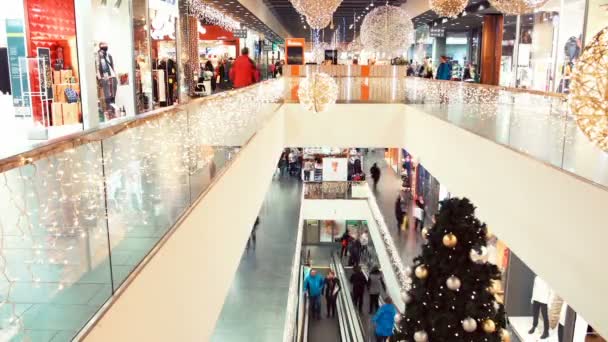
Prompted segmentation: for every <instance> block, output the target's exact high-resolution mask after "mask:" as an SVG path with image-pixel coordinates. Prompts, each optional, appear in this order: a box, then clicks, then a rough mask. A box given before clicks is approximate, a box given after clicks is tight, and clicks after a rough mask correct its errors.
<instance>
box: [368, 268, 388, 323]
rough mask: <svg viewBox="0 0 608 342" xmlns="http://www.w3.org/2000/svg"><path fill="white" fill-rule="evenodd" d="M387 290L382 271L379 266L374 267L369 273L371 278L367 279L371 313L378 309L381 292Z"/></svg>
mask: <svg viewBox="0 0 608 342" xmlns="http://www.w3.org/2000/svg"><path fill="white" fill-rule="evenodd" d="M383 291H384V292H386V284H385V283H384V276H383V275H382V272H380V268H378V266H374V267H373V268H372V272H371V273H370V274H369V280H368V281H367V292H368V293H369V314H370V315H371V314H373V313H374V312H376V310H378V306H379V305H380V304H379V303H378V300H379V299H380V294H382V292H383Z"/></svg>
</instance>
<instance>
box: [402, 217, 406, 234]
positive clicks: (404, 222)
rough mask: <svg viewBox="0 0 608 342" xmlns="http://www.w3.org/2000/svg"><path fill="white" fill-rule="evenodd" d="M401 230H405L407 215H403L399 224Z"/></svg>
mask: <svg viewBox="0 0 608 342" xmlns="http://www.w3.org/2000/svg"><path fill="white" fill-rule="evenodd" d="M401 230H403V231H406V230H407V215H406V216H405V217H403V223H402V224H401Z"/></svg>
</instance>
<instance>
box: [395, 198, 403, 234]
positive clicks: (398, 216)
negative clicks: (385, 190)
mask: <svg viewBox="0 0 608 342" xmlns="http://www.w3.org/2000/svg"><path fill="white" fill-rule="evenodd" d="M404 218H405V213H404V212H403V209H401V195H397V200H396V201H395V219H396V220H397V232H400V231H401V226H402V225H403V219H404Z"/></svg>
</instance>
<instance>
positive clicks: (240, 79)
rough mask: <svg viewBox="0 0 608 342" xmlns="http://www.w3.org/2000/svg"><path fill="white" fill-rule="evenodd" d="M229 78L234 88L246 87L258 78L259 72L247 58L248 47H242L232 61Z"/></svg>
mask: <svg viewBox="0 0 608 342" xmlns="http://www.w3.org/2000/svg"><path fill="white" fill-rule="evenodd" d="M230 80H231V81H232V84H233V85H234V87H235V88H242V87H246V86H248V85H251V84H253V83H255V82H258V81H259V80H260V73H259V71H258V70H257V69H256V67H255V63H254V62H253V60H251V58H249V49H248V48H246V47H244V48H243V49H242V50H241V55H240V56H239V57H238V58H237V59H236V60H235V61H234V64H233V65H232V68H231V69H230Z"/></svg>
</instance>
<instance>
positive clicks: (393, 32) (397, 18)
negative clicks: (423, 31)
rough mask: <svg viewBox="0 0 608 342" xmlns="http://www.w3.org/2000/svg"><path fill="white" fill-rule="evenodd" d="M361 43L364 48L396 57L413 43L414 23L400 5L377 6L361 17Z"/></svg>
mask: <svg viewBox="0 0 608 342" xmlns="http://www.w3.org/2000/svg"><path fill="white" fill-rule="evenodd" d="M361 43H362V44H363V47H364V48H365V49H366V50H370V51H372V52H377V53H382V54H386V55H387V57H396V56H398V55H400V54H401V53H403V52H404V51H406V50H407V49H408V48H409V47H410V45H412V44H413V43H414V24H413V23H412V20H411V19H410V16H409V14H407V12H406V11H405V10H404V9H403V8H401V7H397V6H391V5H386V6H381V7H377V8H375V9H374V10H373V11H371V12H369V13H368V14H367V15H366V16H365V18H364V19H363V23H362V24H361Z"/></svg>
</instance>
